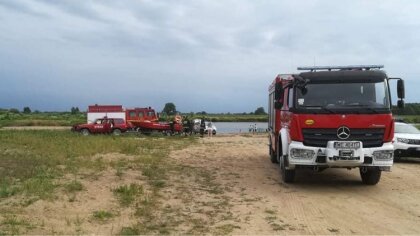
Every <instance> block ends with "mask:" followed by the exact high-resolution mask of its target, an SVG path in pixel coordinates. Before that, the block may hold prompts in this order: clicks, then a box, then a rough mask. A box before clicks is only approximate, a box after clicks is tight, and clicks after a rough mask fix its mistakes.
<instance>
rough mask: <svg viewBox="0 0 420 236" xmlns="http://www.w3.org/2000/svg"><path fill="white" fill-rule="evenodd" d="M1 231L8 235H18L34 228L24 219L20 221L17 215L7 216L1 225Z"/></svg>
mask: <svg viewBox="0 0 420 236" xmlns="http://www.w3.org/2000/svg"><path fill="white" fill-rule="evenodd" d="M0 226H1V228H0V229H1V230H2V231H4V233H5V234H7V235H16V234H22V233H24V232H26V231H27V230H28V229H31V228H33V226H32V225H31V224H30V223H29V222H28V221H26V220H24V219H19V218H18V217H17V216H15V215H6V216H5V217H4V219H3V221H2V222H1V224H0Z"/></svg>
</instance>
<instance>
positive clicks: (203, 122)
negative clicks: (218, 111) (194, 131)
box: [200, 117, 206, 137]
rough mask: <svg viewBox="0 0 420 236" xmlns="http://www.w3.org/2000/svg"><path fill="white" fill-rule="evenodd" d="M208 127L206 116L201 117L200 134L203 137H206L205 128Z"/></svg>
mask: <svg viewBox="0 0 420 236" xmlns="http://www.w3.org/2000/svg"><path fill="white" fill-rule="evenodd" d="M205 129H206V122H205V121H204V117H203V118H201V123H200V135H201V137H204V130H205Z"/></svg>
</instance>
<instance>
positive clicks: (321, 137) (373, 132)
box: [302, 129, 385, 148]
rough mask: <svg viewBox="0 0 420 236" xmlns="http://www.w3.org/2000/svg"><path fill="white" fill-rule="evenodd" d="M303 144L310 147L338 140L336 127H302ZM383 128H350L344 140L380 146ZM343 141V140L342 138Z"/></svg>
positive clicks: (367, 146) (323, 145)
mask: <svg viewBox="0 0 420 236" xmlns="http://www.w3.org/2000/svg"><path fill="white" fill-rule="evenodd" d="M302 132H303V144H304V145H306V146H312V147H326V146H327V143H328V141H332V140H340V139H339V138H338V137H337V129H303V130H302ZM384 133H385V129H350V137H349V138H347V139H345V141H361V142H362V143H363V147H365V148H370V147H380V146H382V144H383V138H384ZM343 141H344V140H343Z"/></svg>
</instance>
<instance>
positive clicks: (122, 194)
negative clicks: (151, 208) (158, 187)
mask: <svg viewBox="0 0 420 236" xmlns="http://www.w3.org/2000/svg"><path fill="white" fill-rule="evenodd" d="M113 192H114V194H115V195H117V197H118V200H119V201H120V204H121V205H123V206H129V205H130V204H131V203H133V202H134V200H135V199H136V197H137V196H138V195H140V194H143V186H141V185H138V184H130V185H122V186H120V187H118V188H116V189H114V190H113Z"/></svg>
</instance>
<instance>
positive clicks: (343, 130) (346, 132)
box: [337, 126, 350, 139]
mask: <svg viewBox="0 0 420 236" xmlns="http://www.w3.org/2000/svg"><path fill="white" fill-rule="evenodd" d="M337 137H338V138H339V139H348V138H349V137H350V129H349V128H347V127H346V126H341V127H340V128H338V129H337Z"/></svg>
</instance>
